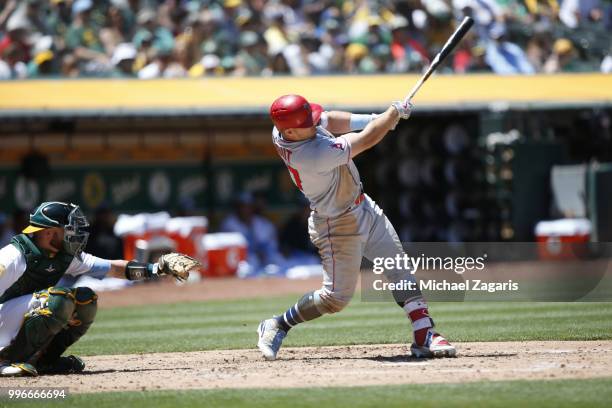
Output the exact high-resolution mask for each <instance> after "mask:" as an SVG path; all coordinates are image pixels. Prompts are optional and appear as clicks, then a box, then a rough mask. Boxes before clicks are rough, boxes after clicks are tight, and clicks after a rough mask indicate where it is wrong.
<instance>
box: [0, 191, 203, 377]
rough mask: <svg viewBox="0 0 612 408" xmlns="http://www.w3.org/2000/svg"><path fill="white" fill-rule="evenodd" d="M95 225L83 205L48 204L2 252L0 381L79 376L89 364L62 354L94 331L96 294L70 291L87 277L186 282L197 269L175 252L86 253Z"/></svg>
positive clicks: (78, 289) (84, 288)
mask: <svg viewBox="0 0 612 408" xmlns="http://www.w3.org/2000/svg"><path fill="white" fill-rule="evenodd" d="M88 226H89V224H88V222H87V219H86V218H85V216H84V215H83V213H82V212H81V209H80V208H79V206H77V205H74V204H68V203H62V202H45V203H42V204H40V205H39V206H38V207H37V208H36V209H35V210H34V212H33V213H32V214H30V225H29V226H28V227H27V228H25V229H24V230H23V233H22V234H20V235H17V236H15V237H13V239H12V240H11V243H10V244H9V245H7V246H5V247H4V248H2V249H0V376H22V375H31V376H36V375H38V374H68V373H79V372H82V371H83V369H84V368H85V363H84V362H83V360H81V359H80V358H79V357H76V356H72V355H71V356H62V353H64V351H65V350H66V349H67V348H68V347H69V346H70V345H72V344H74V343H75V342H76V341H77V340H79V338H81V336H83V335H84V334H85V333H86V332H87V329H89V327H90V326H91V324H92V323H93V321H94V318H95V316H96V309H97V304H96V300H97V295H96V294H95V293H94V291H93V290H91V289H90V288H87V287H77V288H72V287H64V286H62V282H63V281H64V282H67V281H69V280H70V279H74V277H78V276H81V275H88V276H92V277H95V278H98V279H102V278H103V277H105V276H115V277H125V278H127V279H129V280H142V279H149V278H152V277H154V276H158V275H172V276H174V277H175V278H176V279H178V280H185V279H187V277H188V276H189V271H190V270H192V269H195V268H198V267H199V266H201V265H200V263H199V262H198V261H196V260H195V259H193V258H191V257H189V256H186V255H182V254H177V253H172V254H167V255H163V256H161V257H160V258H159V261H158V262H157V263H153V264H150V263H142V262H137V261H126V260H107V259H101V258H98V257H95V256H93V255H90V254H88V253H85V252H83V248H84V247H85V244H86V243H87V238H88V237H89V232H87V228H88Z"/></svg>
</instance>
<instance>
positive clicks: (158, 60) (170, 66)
mask: <svg viewBox="0 0 612 408" xmlns="http://www.w3.org/2000/svg"><path fill="white" fill-rule="evenodd" d="M186 73H187V71H186V70H185V69H184V68H183V67H182V66H181V65H180V64H178V63H177V62H175V61H174V55H173V51H172V49H171V48H165V49H158V50H157V51H156V52H155V57H154V59H153V62H151V63H150V64H148V65H147V66H146V67H144V68H142V69H141V70H140V71H138V78H140V79H154V78H177V77H181V76H185V75H186Z"/></svg>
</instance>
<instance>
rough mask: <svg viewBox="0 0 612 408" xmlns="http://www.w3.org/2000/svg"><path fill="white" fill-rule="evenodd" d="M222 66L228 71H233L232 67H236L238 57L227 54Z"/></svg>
mask: <svg viewBox="0 0 612 408" xmlns="http://www.w3.org/2000/svg"><path fill="white" fill-rule="evenodd" d="M221 67H222V68H223V69H224V70H226V71H228V70H230V71H231V70H232V69H234V68H235V67H236V59H235V58H234V57H232V56H231V55H226V56H225V57H223V59H222V60H221Z"/></svg>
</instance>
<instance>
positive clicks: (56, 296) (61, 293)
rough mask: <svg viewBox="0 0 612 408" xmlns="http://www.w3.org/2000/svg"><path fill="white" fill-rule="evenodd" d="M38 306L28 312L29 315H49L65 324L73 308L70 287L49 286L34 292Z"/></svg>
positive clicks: (72, 296) (72, 295)
mask: <svg viewBox="0 0 612 408" xmlns="http://www.w3.org/2000/svg"><path fill="white" fill-rule="evenodd" d="M35 296H36V297H38V298H39V299H40V300H41V302H40V307H39V308H36V309H34V310H33V311H32V312H30V314H31V316H32V317H34V316H50V317H52V318H53V320H55V321H56V322H57V323H59V324H62V325H64V324H67V323H68V321H69V320H70V319H71V318H72V315H73V314H74V310H75V306H76V304H75V298H74V294H73V293H72V291H71V290H70V289H67V288H62V287H51V288H49V289H46V290H43V291H40V292H37V293H36V294H35Z"/></svg>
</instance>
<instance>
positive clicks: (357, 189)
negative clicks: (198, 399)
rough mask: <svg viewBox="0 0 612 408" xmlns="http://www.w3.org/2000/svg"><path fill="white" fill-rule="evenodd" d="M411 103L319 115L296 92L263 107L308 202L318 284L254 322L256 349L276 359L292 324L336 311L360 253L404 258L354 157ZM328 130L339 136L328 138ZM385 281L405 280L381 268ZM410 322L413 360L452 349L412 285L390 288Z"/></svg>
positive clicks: (349, 290) (349, 291) (347, 296)
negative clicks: (277, 311)
mask: <svg viewBox="0 0 612 408" xmlns="http://www.w3.org/2000/svg"><path fill="white" fill-rule="evenodd" d="M410 112H411V106H410V105H405V104H404V103H402V102H394V103H393V104H392V105H391V106H390V107H389V108H388V109H387V110H386V111H385V112H384V113H382V114H380V115H375V114H372V115H357V114H351V113H349V112H339V111H330V112H323V108H322V107H321V106H320V105H317V104H310V103H309V102H308V101H307V100H306V99H305V98H303V97H302V96H299V95H285V96H282V97H280V98H278V99H277V100H276V101H274V103H273V104H272V106H271V107H270V116H271V118H272V121H273V122H274V129H273V131H272V140H273V143H274V146H275V147H276V149H277V151H278V154H279V155H280V157H281V158H282V160H283V162H284V163H285V164H286V166H287V168H288V170H289V174H290V175H291V178H292V179H293V182H294V183H295V185H296V186H297V188H298V189H300V190H301V191H302V192H303V193H304V195H305V196H306V198H307V199H308V200H309V201H310V207H311V209H312V212H311V215H310V218H309V221H308V229H309V234H310V239H311V240H312V242H313V243H314V245H316V247H317V248H318V250H319V254H320V256H321V261H322V264H323V270H324V278H323V287H322V288H321V289H319V290H315V291H313V292H310V293H307V294H305V295H304V296H302V298H300V299H299V300H298V301H297V303H296V304H295V305H293V306H291V307H290V308H289V309H288V310H287V311H286V312H285V313H283V314H282V315H280V316H276V317H273V318H271V319H267V320H264V321H262V322H261V323H260V325H259V328H258V330H257V332H258V335H259V341H258V343H257V346H258V347H259V349H260V350H261V352H262V354H263V356H264V358H266V359H267V360H274V359H276V356H277V353H278V351H279V349H280V346H281V343H282V341H283V339H284V338H285V336H286V335H287V333H288V332H289V330H290V329H291V328H292V327H294V326H295V325H297V324H300V323H303V322H305V321H308V320H313V319H316V318H318V317H320V316H322V315H324V314H327V313H336V312H339V311H341V310H342V309H343V308H344V307H345V306H346V305H347V304H348V303H349V301H350V300H351V297H352V296H353V292H354V291H355V287H356V285H357V280H358V276H359V271H360V266H361V260H362V257H366V258H367V259H369V260H373V259H374V258H376V257H395V256H396V255H398V254H401V255H403V253H404V252H403V248H402V245H401V242H400V240H399V238H398V236H397V233H396V232H395V230H394V228H393V226H392V225H391V223H390V222H389V220H388V219H387V217H386V216H385V215H384V213H383V211H382V210H381V209H380V208H379V207H378V206H377V205H376V203H375V202H374V201H373V200H372V199H371V198H370V197H369V196H368V195H366V194H364V192H363V190H362V185H361V181H360V177H359V172H358V170H357V167H356V166H355V164H354V163H353V158H354V157H355V156H357V155H359V154H360V153H362V152H364V151H366V150H367V149H369V148H371V147H373V146H374V145H376V144H377V143H379V142H380V141H381V140H382V139H383V138H384V136H385V135H386V134H387V133H388V132H389V131H390V130H392V129H394V128H395V126H396V125H397V123H398V122H399V120H400V119H408V117H409V116H410ZM335 135H341V136H337V137H335ZM385 275H386V278H387V279H388V280H389V281H390V282H398V281H400V280H412V281H414V277H413V275H411V274H410V271H406V270H391V271H387V272H386V273H385ZM393 296H394V299H395V300H396V301H397V303H398V305H399V306H400V307H402V308H403V309H404V310H405V312H406V314H407V316H408V318H409V319H410V321H411V322H412V329H413V335H414V341H413V343H412V346H411V352H412V355H413V356H415V357H453V356H455V353H456V350H455V348H454V347H453V346H452V345H451V344H450V343H449V342H448V341H447V340H446V339H444V338H443V337H442V336H441V335H440V334H438V333H437V332H436V331H435V330H434V328H433V327H434V323H433V320H432V319H431V318H430V317H429V312H428V310H427V304H426V303H425V300H424V299H423V297H422V295H421V293H420V291H419V290H415V291H395V292H394V293H393Z"/></svg>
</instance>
